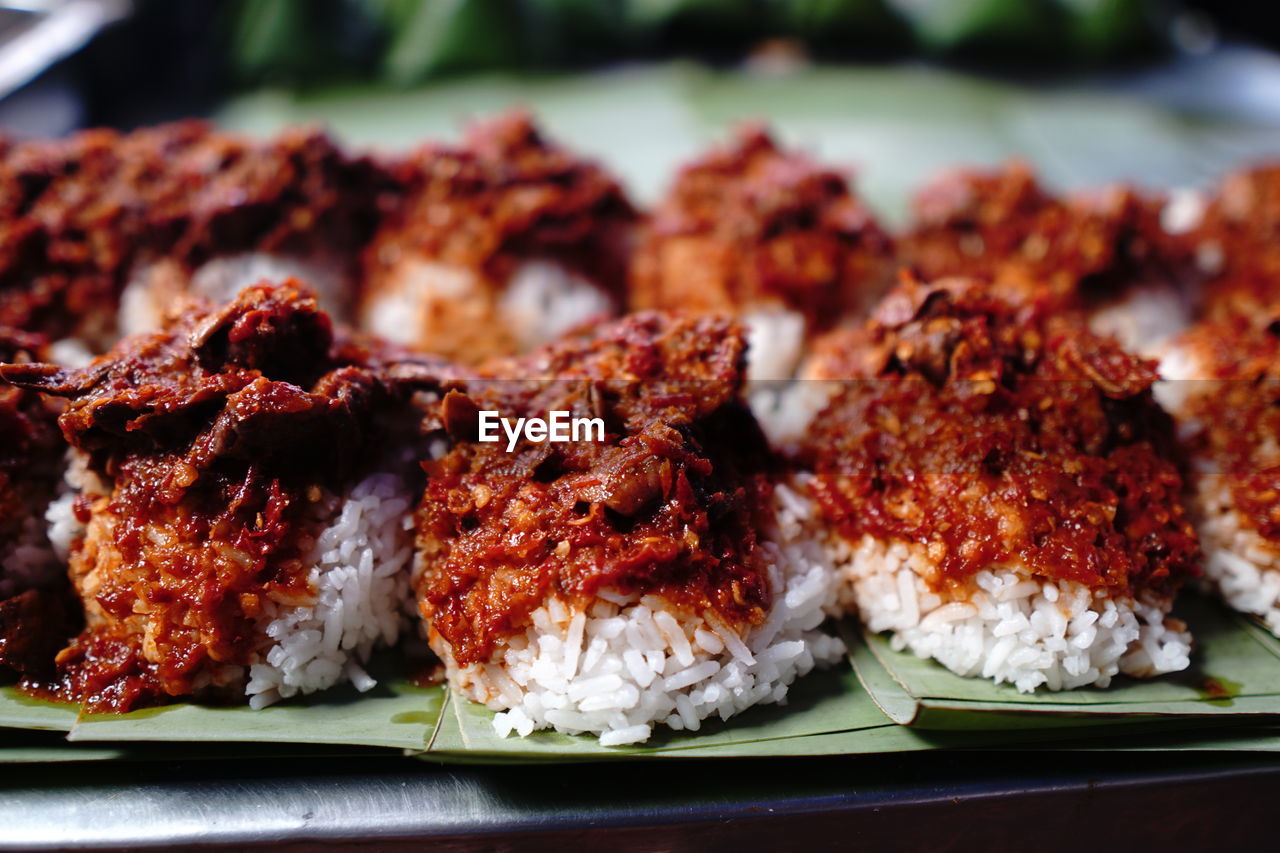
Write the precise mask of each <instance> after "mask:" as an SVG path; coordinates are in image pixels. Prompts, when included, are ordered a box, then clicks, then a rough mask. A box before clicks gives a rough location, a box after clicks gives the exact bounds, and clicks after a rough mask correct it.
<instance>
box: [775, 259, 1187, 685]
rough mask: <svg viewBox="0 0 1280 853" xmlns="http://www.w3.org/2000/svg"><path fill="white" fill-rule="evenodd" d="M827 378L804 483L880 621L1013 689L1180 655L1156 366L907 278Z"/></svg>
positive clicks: (846, 590) (1025, 307)
mask: <svg viewBox="0 0 1280 853" xmlns="http://www.w3.org/2000/svg"><path fill="white" fill-rule="evenodd" d="M1046 305H1047V306H1048V307H1046ZM814 370H815V373H816V374H817V375H819V376H820V377H822V378H827V379H836V380H840V383H839V391H838V392H837V393H836V394H835V395H834V396H833V398H832V399H831V402H830V404H829V405H828V407H827V408H826V409H825V410H824V411H823V412H822V413H821V414H819V415H818V417H817V419H816V420H815V422H814V424H813V426H812V428H811V430H810V432H809V434H808V436H807V438H806V442H805V445H804V447H803V448H802V451H801V454H800V457H801V464H802V466H803V467H805V468H806V469H807V470H808V471H810V472H811V474H810V475H808V476H807V477H803V478H802V481H803V482H805V483H806V484H807V490H808V493H809V494H810V495H811V496H812V498H813V500H814V501H815V503H816V504H817V506H818V507H820V509H821V512H822V516H823V524H824V527H825V529H826V532H827V536H828V542H829V547H830V548H831V549H832V552H833V554H834V560H835V561H836V563H837V565H838V570H839V572H840V582H841V595H842V599H843V602H844V603H845V605H846V606H847V607H848V608H849V609H850V610H851V611H853V612H856V613H857V614H858V616H859V618H860V619H861V620H862V621H863V622H864V624H866V625H867V626H868V627H869V628H870V629H871V630H872V631H876V632H881V631H889V632H892V634H893V645H894V647H895V648H898V649H904V648H905V649H909V650H910V651H912V652H913V653H915V654H916V655H918V656H920V657H933V658H935V659H937V660H938V661H939V662H941V663H942V664H943V665H945V666H947V667H948V668H949V669H951V670H953V671H955V672H957V673H959V674H962V675H969V676H974V677H982V678H992V679H995V680H996V681H997V682H1009V683H1012V684H1013V685H1015V686H1016V687H1017V688H1018V689H1019V690H1022V691H1032V690H1035V689H1037V688H1046V689H1049V690H1061V689H1069V688H1073V687H1079V686H1083V685H1098V686H1106V685H1107V684H1108V683H1109V682H1110V681H1111V679H1112V678H1113V677H1114V676H1115V675H1116V674H1118V673H1125V674H1128V675H1135V676H1152V675H1157V674H1159V673H1162V672H1170V671H1175V670H1179V669H1183V668H1185V667H1186V666H1187V665H1188V655H1189V652H1190V650H1191V639H1190V636H1189V635H1188V633H1187V632H1186V630H1185V626H1183V625H1181V624H1180V623H1178V622H1177V621H1176V620H1172V619H1169V618H1167V614H1168V612H1169V609H1170V607H1171V605H1172V603H1173V599H1174V596H1175V594H1176V592H1177V590H1178V588H1179V587H1180V586H1181V585H1182V583H1183V581H1184V579H1185V578H1187V577H1188V576H1190V575H1191V574H1193V573H1194V571H1195V563H1196V560H1197V558H1198V551H1197V545H1196V538H1195V534H1194V532H1193V531H1192V529H1191V524H1190V522H1189V520H1188V519H1187V517H1186V515H1185V513H1184V511H1183V508H1182V505H1181V503H1180V494H1179V493H1180V491H1181V486H1182V480H1181V477H1180V476H1179V473H1178V470H1177V468H1176V466H1175V464H1174V463H1173V462H1172V461H1171V460H1170V452H1171V448H1172V446H1173V432H1172V427H1171V423H1170V420H1169V418H1168V416H1167V415H1166V414H1165V413H1164V412H1163V411H1162V410H1161V409H1160V408H1159V406H1158V405H1157V404H1156V403H1155V402H1154V400H1153V398H1152V393H1151V384H1152V382H1153V381H1154V380H1155V372H1154V369H1153V365H1151V364H1150V363H1149V362H1145V361H1142V360H1140V359H1137V358H1135V357H1133V356H1131V355H1128V354H1126V353H1125V352H1124V351H1123V350H1121V349H1120V348H1119V347H1118V346H1116V345H1115V344H1114V343H1112V342H1110V341H1108V340H1106V339H1099V338H1096V337H1094V336H1093V335H1092V334H1090V333H1089V332H1088V331H1087V330H1086V329H1085V328H1084V326H1083V322H1082V320H1081V318H1080V317H1078V316H1074V315H1071V314H1069V313H1060V312H1058V311H1056V310H1053V303H1052V301H1051V300H1050V301H1049V302H1047V303H1044V302H1041V303H1037V302H1035V301H1026V300H1021V301H1017V300H1015V301H1006V300H1004V299H1002V298H1001V297H999V296H997V295H995V294H993V293H992V291H991V289H990V288H989V287H988V286H987V284H986V283H983V282H977V281H974V280H968V279H945V280H942V281H939V282H937V283H934V284H923V283H920V282H917V281H914V280H908V281H906V282H904V283H903V284H902V285H901V286H900V287H899V288H897V289H896V290H895V291H893V292H892V293H891V294H890V295H889V296H888V297H887V298H886V299H885V300H884V302H883V303H882V304H881V305H880V307H879V308H878V309H877V311H876V313H875V315H874V316H873V317H872V318H871V319H870V320H869V321H868V322H867V324H866V325H865V326H864V327H863V328H861V329H857V330H849V331H840V332H836V333H833V335H832V336H830V337H829V338H828V339H827V340H825V341H823V342H821V343H820V344H819V345H818V356H817V359H816V365H815V367H814Z"/></svg>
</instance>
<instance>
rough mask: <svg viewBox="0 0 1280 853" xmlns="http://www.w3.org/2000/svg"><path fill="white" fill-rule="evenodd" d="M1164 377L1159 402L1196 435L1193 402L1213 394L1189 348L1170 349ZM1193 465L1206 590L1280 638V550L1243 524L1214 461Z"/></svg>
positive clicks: (1274, 451) (1194, 507) (1162, 366)
mask: <svg viewBox="0 0 1280 853" xmlns="http://www.w3.org/2000/svg"><path fill="white" fill-rule="evenodd" d="M1160 375H1161V379H1162V381H1161V382H1159V383H1158V384H1157V386H1156V396H1157V399H1159V401H1160V403H1161V404H1162V405H1164V407H1165V408H1166V409H1168V410H1169V412H1170V413H1171V414H1173V416H1174V417H1175V418H1176V419H1177V420H1178V432H1179V434H1180V435H1182V436H1184V437H1186V436H1190V435H1194V434H1195V433H1196V432H1197V431H1198V430H1199V429H1200V426H1201V425H1200V424H1199V423H1197V422H1196V421H1194V420H1192V419H1191V418H1189V417H1188V416H1187V415H1186V413H1185V407H1186V405H1187V402H1188V398H1189V397H1190V396H1191V395H1193V394H1197V393H1203V392H1205V391H1207V390H1210V388H1211V384H1210V381H1208V380H1205V379H1204V378H1203V377H1204V371H1203V368H1202V366H1201V365H1200V363H1199V360H1198V359H1197V358H1196V357H1195V356H1194V355H1192V354H1191V353H1190V352H1188V351H1187V350H1185V349H1183V348H1178V347H1173V348H1170V350H1169V351H1168V352H1167V353H1166V355H1165V357H1164V358H1163V359H1162V360H1161V362H1160ZM1264 449H1265V448H1264ZM1269 449H1270V451H1271V453H1272V455H1273V456H1274V455H1280V450H1277V449H1276V448H1275V447H1271V448H1269ZM1191 462H1192V472H1191V473H1192V489H1191V492H1192V499H1191V500H1190V502H1189V504H1190V508H1191V510H1192V517H1193V520H1194V521H1195V525H1196V532H1197V533H1198V534H1199V536H1200V547H1201V549H1202V550H1203V551H1204V560H1203V562H1202V563H1201V566H1202V568H1203V570H1204V580H1205V583H1206V585H1207V586H1209V587H1210V588H1211V589H1213V590H1214V591H1216V592H1217V593H1218V595H1219V596H1221V597H1222V600H1223V601H1225V602H1226V603H1227V604H1228V605H1230V606H1231V607H1233V608H1235V609H1236V610H1239V611H1241V612H1242V613H1250V614H1253V615H1254V616H1257V617H1259V618H1260V619H1262V620H1263V621H1264V622H1265V623H1266V625H1267V627H1268V628H1269V629H1270V630H1271V631H1272V632H1273V633H1275V634H1276V635H1277V636H1280V546H1278V545H1277V544H1276V543H1273V542H1269V541H1267V540H1266V539H1264V538H1263V537H1262V536H1261V535H1260V534H1259V533H1258V532H1257V531H1256V530H1252V529H1250V528H1249V527H1247V526H1245V525H1244V524H1243V523H1242V518H1241V515H1240V513H1239V511H1238V510H1236V508H1235V505H1234V502H1233V501H1232V499H1231V489H1230V485H1229V484H1228V483H1227V482H1226V481H1225V480H1224V478H1223V476H1222V474H1221V473H1220V472H1219V471H1218V470H1217V468H1216V466H1215V465H1214V464H1213V462H1212V461H1211V460H1208V459H1204V458H1197V459H1193V460H1191Z"/></svg>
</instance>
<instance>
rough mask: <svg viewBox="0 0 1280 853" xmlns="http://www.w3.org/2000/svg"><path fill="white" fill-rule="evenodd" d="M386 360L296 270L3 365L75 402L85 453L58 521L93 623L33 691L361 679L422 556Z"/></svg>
mask: <svg viewBox="0 0 1280 853" xmlns="http://www.w3.org/2000/svg"><path fill="white" fill-rule="evenodd" d="M390 372H391V367H390V365H389V364H388V363H387V362H385V361H384V360H383V358H382V354H381V353H380V352H379V347H378V346H377V345H374V346H366V345H364V344H362V343H360V342H357V341H355V340H353V339H351V338H350V337H349V336H347V335H345V334H342V333H335V331H334V328H333V326H332V323H331V321H330V319H329V317H328V315H327V314H325V313H324V312H323V311H321V310H320V309H319V307H318V305H317V302H316V299H315V297H314V295H313V294H312V293H310V292H309V291H307V290H305V289H303V288H302V286H301V285H299V284H298V283H297V282H292V281H290V282H286V283H284V284H280V285H265V284H264V285H259V286H255V287H251V288H246V289H245V290H244V291H242V292H241V293H240V294H239V296H237V297H236V299H235V300H234V301H232V302H230V303H228V304H226V305H223V306H220V307H215V306H212V305H210V304H208V303H203V302H193V303H189V304H188V305H187V306H186V307H185V308H184V309H183V310H182V311H181V313H179V314H178V315H177V316H176V319H175V321H174V322H173V323H172V324H171V325H170V326H169V327H168V328H167V329H165V330H164V331H162V332H156V333H149V334H143V335H138V336H135V337H131V338H126V339H125V340H123V341H121V342H120V343H119V344H117V345H116V346H115V347H114V348H113V349H112V350H111V351H110V352H109V353H108V354H106V355H104V356H102V357H99V358H98V359H96V360H94V361H93V362H92V363H90V364H89V365H88V366H86V367H83V368H77V369H67V368H61V367H58V366H56V365H52V364H36V363H28V364H9V365H6V366H4V367H2V368H0V376H3V378H4V379H5V380H6V381H7V382H8V383H10V384H11V385H13V386H17V387H18V388H21V389H26V391H24V392H23V393H28V392H30V391H36V392H40V393H41V394H44V395H48V396H50V397H53V398H59V399H62V400H66V401H67V403H66V410H65V411H64V412H63V413H62V415H61V416H60V418H59V421H58V422H59V425H60V426H61V429H62V433H63V435H64V436H65V437H66V440H67V443H68V444H69V445H70V447H71V448H72V454H73V456H72V462H71V467H70V470H69V472H68V478H67V479H68V482H69V483H70V484H72V486H73V488H72V490H71V491H69V492H68V493H67V494H65V495H64V496H63V497H61V498H59V500H58V502H57V504H56V505H55V507H54V508H53V509H52V510H51V512H50V519H51V521H53V522H54V524H53V528H54V529H57V530H60V531H62V534H61V535H62V536H64V537H65V541H64V542H63V543H61V544H62V547H63V548H65V549H66V551H67V552H68V553H69V574H70V578H71V582H72V584H73V586H74V588H75V592H76V594H77V595H78V596H79V598H80V600H81V601H82V603H83V609H84V620H85V629H84V631H83V632H82V633H81V634H80V635H79V636H78V637H76V638H75V639H74V640H72V642H71V643H70V644H69V645H67V646H66V648H64V649H62V650H61V651H60V652H59V653H58V655H57V658H56V670H57V671H56V676H55V677H54V678H53V679H52V680H51V681H49V682H48V683H43V684H38V685H35V686H37V687H39V688H43V689H45V690H47V691H48V692H49V693H51V694H52V695H54V696H56V697H59V698H64V699H68V700H71V701H75V702H79V703H82V704H83V705H84V706H85V707H86V708H88V709H89V710H91V711H112V712H122V711H128V710H130V709H133V708H137V707H141V706H145V705H150V704H156V703H160V702H166V701H172V700H174V699H177V698H185V699H192V700H216V701H228V700H233V699H238V701H246V697H247V701H248V702H249V703H250V704H251V705H253V706H254V707H261V706H263V705H265V704H269V703H270V702H273V701H275V700H278V699H281V698H285V697H288V696H292V695H294V694H297V693H309V692H312V691H315V690H321V689H324V688H326V687H329V686H331V685H333V684H336V683H338V682H341V681H348V680H349V681H351V682H353V683H354V684H355V685H356V687H357V688H360V689H367V688H368V687H369V686H370V685H371V683H372V682H371V679H370V678H369V676H368V675H367V674H366V673H365V672H364V671H363V669H362V668H361V665H362V664H363V663H364V662H365V660H366V659H367V658H368V656H369V654H370V653H371V652H372V650H373V648H374V647H375V646H387V645H391V644H392V643H394V642H395V641H396V639H397V637H398V636H399V633H400V629H401V627H402V623H403V621H404V614H403V609H404V602H405V600H406V598H407V584H408V567H409V562H410V555H411V542H410V539H409V535H408V533H407V531H406V526H405V524H404V519H405V517H406V514H407V513H408V512H409V511H410V496H409V489H410V488H411V486H410V484H409V482H408V481H406V479H405V474H406V472H405V471H404V470H402V469H401V468H399V467H397V466H396V465H395V464H394V462H395V460H394V458H393V457H390V458H389V457H387V455H386V454H385V453H384V452H383V449H384V440H385V438H386V436H388V435H389V434H391V432H392V431H393V430H394V423H393V422H392V420H391V419H392V418H393V417H394V410H395V407H394V406H393V405H392V401H393V399H394V396H395V394H396V393H397V392H396V389H395V388H394V387H393V383H392V381H391V380H390V378H389V377H390Z"/></svg>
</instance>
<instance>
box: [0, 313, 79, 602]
mask: <svg viewBox="0 0 1280 853" xmlns="http://www.w3.org/2000/svg"><path fill="white" fill-rule="evenodd" d="M43 356H44V341H43V340H42V339H41V338H39V337H38V336H36V335H30V334H26V333H23V332H19V331H17V330H15V329H6V328H3V327H0V363H17V364H25V363H30V362H32V361H34V360H36V359H40V358H42V357H43ZM59 408H60V407H59V406H58V405H57V404H55V403H52V402H50V401H48V400H45V399H43V398H42V397H41V396H40V395H39V394H36V393H33V392H31V391H27V390H24V389H21V388H15V387H12V386H10V385H5V384H3V383H0V549H4V548H7V547H8V546H9V545H10V544H12V543H13V541H14V539H15V538H16V537H17V536H18V535H19V533H20V531H21V530H22V528H23V526H24V522H26V521H27V519H28V518H29V517H30V516H31V515H32V514H33V513H37V514H39V513H43V507H45V506H46V505H48V503H49V500H50V499H51V498H52V497H53V493H54V491H55V489H56V488H57V484H58V476H59V467H60V464H61V461H62V454H63V450H64V447H63V443H62V437H61V436H60V435H59V433H58V425H57V418H58V410H59ZM0 589H3V584H2V583H0Z"/></svg>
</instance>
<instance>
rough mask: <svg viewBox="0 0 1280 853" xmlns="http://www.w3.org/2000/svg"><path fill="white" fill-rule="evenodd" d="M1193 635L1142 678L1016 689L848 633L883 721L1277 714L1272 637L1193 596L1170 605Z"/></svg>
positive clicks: (939, 724)
mask: <svg viewBox="0 0 1280 853" xmlns="http://www.w3.org/2000/svg"><path fill="white" fill-rule="evenodd" d="M1175 613H1176V614H1177V615H1180V616H1181V618H1183V619H1185V620H1186V621H1187V623H1188V624H1189V625H1190V627H1191V631H1192V634H1193V635H1194V636H1195V638H1196V649H1195V651H1194V652H1193V655H1192V661H1191V667H1190V668H1189V669H1187V670H1186V671H1184V672H1179V673H1173V674H1171V675H1166V676H1161V677H1160V678H1155V679H1152V680H1150V681H1141V680H1136V679H1131V678H1127V677H1123V676H1121V677H1117V678H1116V679H1114V680H1113V681H1112V683H1111V686H1109V687H1106V688H1092V687H1091V688H1083V689H1078V690H1069V691H1062V692H1060V693H1053V692H1048V691H1040V692H1036V693H1019V692H1018V691H1017V689H1015V688H1014V687H1013V686H1012V685H1008V684H994V683H993V682H991V681H990V680H988V679H982V678H963V677H961V676H958V675H956V674H954V673H952V672H950V671H949V670H947V669H946V668H944V667H943V666H941V665H940V664H938V663H936V662H934V661H932V660H923V659H920V658H917V657H915V656H914V655H911V654H909V653H906V652H895V651H893V649H892V648H891V647H890V644H889V640H888V638H887V637H883V636H880V635H876V634H871V633H869V632H865V631H864V632H862V633H861V635H860V636H857V632H856V631H847V632H846V634H845V640H846V644H847V645H848V646H849V650H850V656H851V658H852V660H853V664H854V668H855V669H856V670H857V672H858V675H859V678H860V680H861V681H862V684H863V686H864V687H865V688H866V689H867V692H868V693H869V694H870V695H871V697H872V698H873V699H874V701H875V702H876V704H877V705H878V706H879V707H880V708H881V709H882V710H883V711H884V712H885V714H887V715H888V716H889V717H890V718H891V719H893V720H894V721H896V722H898V723H902V724H904V725H912V726H917V727H920V728H935V729H1002V730H1008V729H1014V728H1036V727H1061V726H1064V725H1076V726H1088V725H1104V724H1111V723H1114V722H1117V721H1123V720H1132V719H1134V718H1147V719H1152V720H1154V719H1158V718H1161V717H1168V716H1191V717H1219V718H1238V717H1241V716H1248V717H1251V718H1257V719H1264V718H1266V717H1267V716H1269V715H1274V716H1276V717H1277V718H1280V641H1277V640H1276V638H1275V637H1273V636H1271V635H1270V634H1268V633H1267V632H1266V631H1264V630H1262V629H1261V628H1259V627H1258V625H1257V624H1256V623H1254V622H1253V621H1252V620H1250V619H1247V618H1244V617H1241V616H1240V615H1238V614H1235V613H1232V612H1230V611H1228V610H1227V609H1226V608H1224V607H1222V606H1221V605H1220V604H1218V603H1217V602H1214V601H1210V600H1208V599H1205V598H1201V597H1199V596H1184V598H1183V599H1182V600H1181V601H1179V604H1178V607H1177V609H1176V611H1175Z"/></svg>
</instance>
